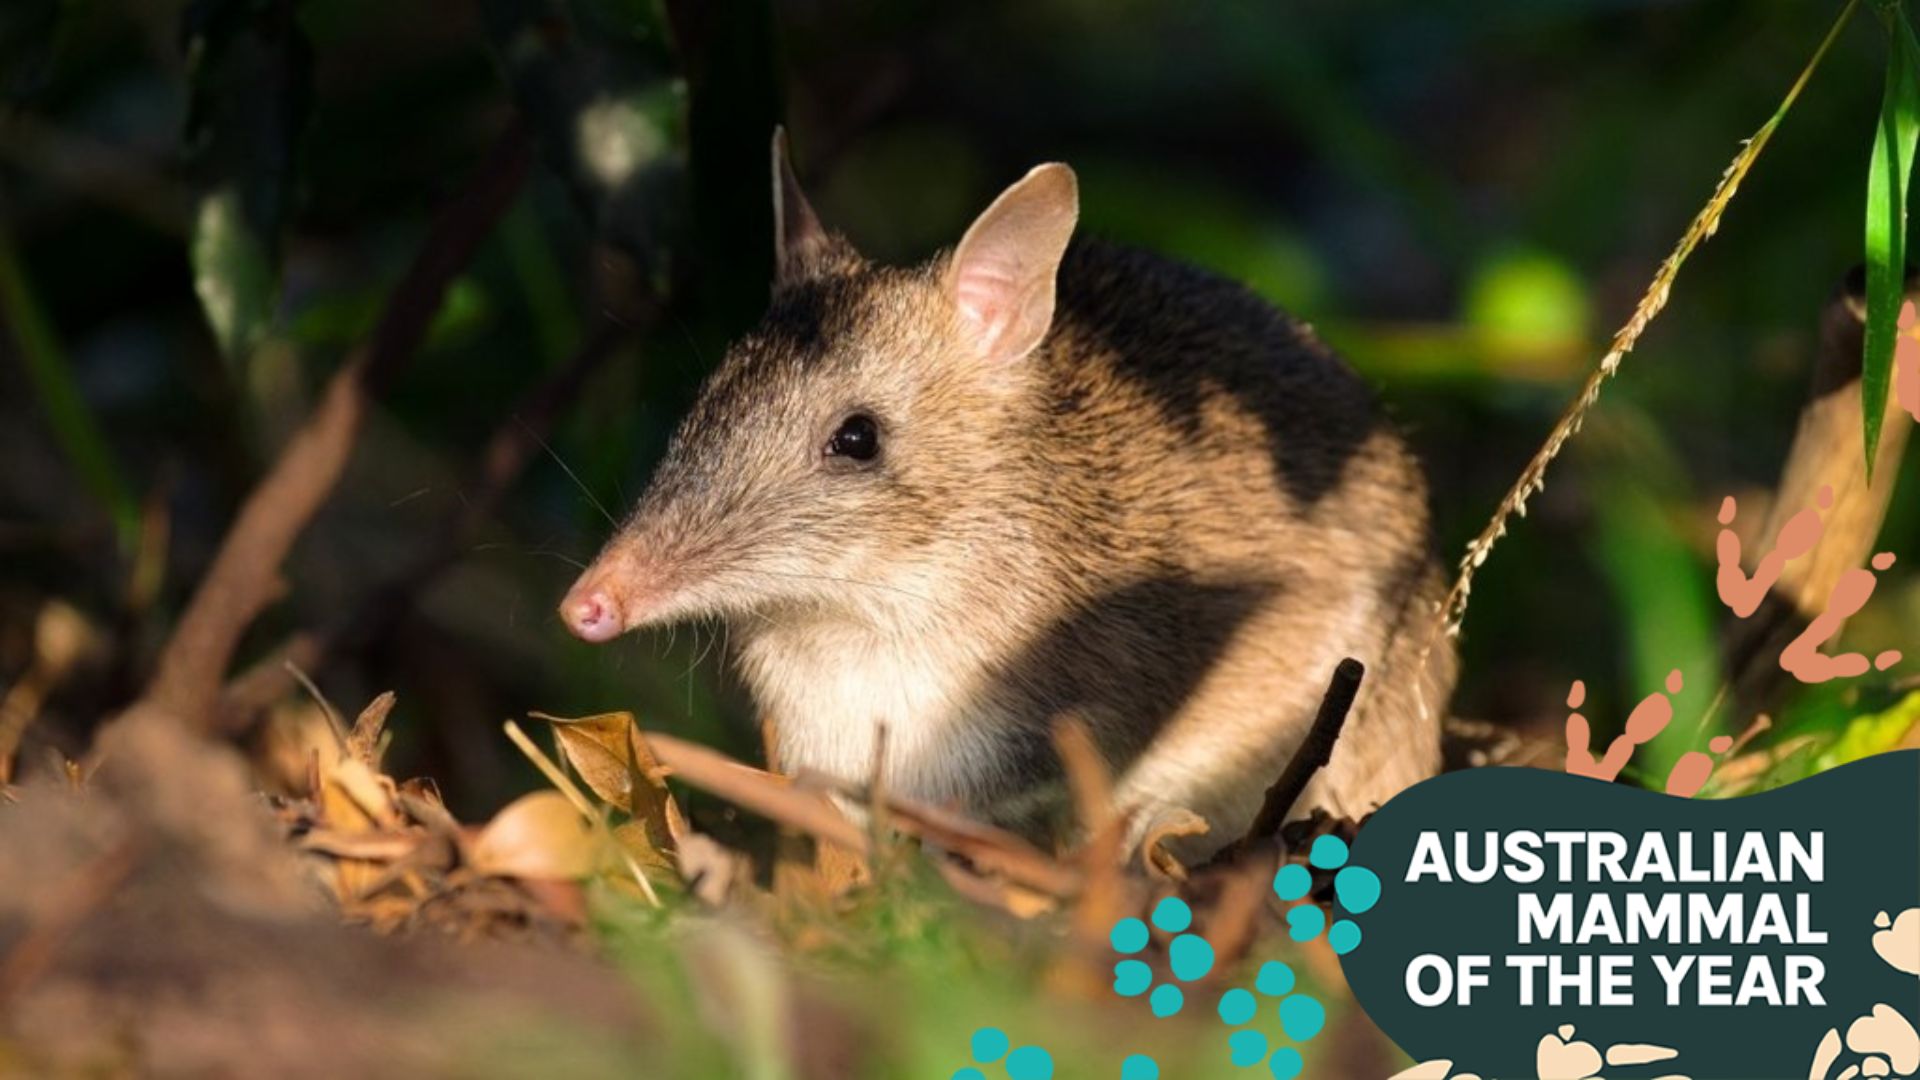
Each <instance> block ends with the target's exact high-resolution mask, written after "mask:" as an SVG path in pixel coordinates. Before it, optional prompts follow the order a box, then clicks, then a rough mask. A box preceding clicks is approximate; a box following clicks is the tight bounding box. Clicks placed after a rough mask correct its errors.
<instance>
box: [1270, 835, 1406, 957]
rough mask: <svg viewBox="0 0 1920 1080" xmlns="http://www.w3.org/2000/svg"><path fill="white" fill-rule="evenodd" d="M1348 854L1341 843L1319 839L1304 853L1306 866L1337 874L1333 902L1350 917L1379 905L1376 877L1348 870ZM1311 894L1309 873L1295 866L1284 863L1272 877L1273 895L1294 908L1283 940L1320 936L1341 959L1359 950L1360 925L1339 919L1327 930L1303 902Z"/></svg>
mask: <svg viewBox="0 0 1920 1080" xmlns="http://www.w3.org/2000/svg"><path fill="white" fill-rule="evenodd" d="M1348 854H1349V852H1348V848H1347V842H1346V841H1345V840H1342V839H1340V838H1339V837H1337V836H1331V835H1329V836H1322V837H1319V838H1318V839H1316V840H1314V842H1313V847H1312V849H1310V850H1309V851H1308V852H1307V862H1308V863H1309V864H1310V865H1312V866H1314V867H1317V868H1319V869H1321V870H1334V871H1337V873H1335V874H1334V876H1333V895H1334V899H1336V900H1338V901H1339V902H1340V906H1341V907H1342V908H1345V909H1346V910H1347V911H1348V912H1349V913H1350V914H1354V915H1361V914H1365V913H1366V912H1367V911H1368V910H1370V909H1371V908H1372V907H1373V905H1375V904H1377V903H1379V902H1380V876H1379V875H1378V874H1375V873H1374V872H1373V871H1371V870H1369V869H1367V868H1366V867H1364V866H1348V865H1347V855H1348ZM1312 891H1313V871H1311V870H1309V869H1307V867H1305V866H1301V865H1300V864H1299V863H1288V864H1287V865H1285V866H1283V867H1281V868H1280V870H1279V872H1278V873H1276V874H1274V875H1273V892H1274V895H1275V896H1278V897H1279V898H1280V899H1282V900H1285V901H1288V902H1289V903H1293V904H1294V906H1293V907H1291V908H1289V909H1287V936H1288V937H1290V938H1292V939H1293V940H1295V941H1300V942H1306V941H1312V940H1313V939H1315V938H1317V937H1319V936H1320V935H1321V934H1322V933H1324V934H1326V935H1327V944H1328V945H1330V946H1332V948H1333V951H1334V952H1335V953H1337V954H1339V955H1341V956H1345V955H1346V954H1348V953H1350V952H1352V951H1353V950H1355V949H1357V948H1359V947H1360V924H1359V923H1356V922H1354V921H1353V920H1352V919H1339V920H1336V921H1335V922H1334V923H1333V925H1332V926H1331V927H1329V926H1328V925H1327V914H1326V912H1324V911H1322V910H1320V906H1319V905H1318V904H1315V903H1313V902H1312V901H1311V900H1308V899H1307V894H1308V893H1309V892H1312ZM1296 901H1297V902H1296Z"/></svg>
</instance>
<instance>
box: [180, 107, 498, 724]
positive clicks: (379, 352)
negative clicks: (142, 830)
mask: <svg viewBox="0 0 1920 1080" xmlns="http://www.w3.org/2000/svg"><path fill="white" fill-rule="evenodd" d="M530 159H531V153H530V146H529V142H528V139H527V136H526V133H525V131H524V130H522V129H521V128H520V127H519V126H518V125H517V124H516V125H514V126H513V127H512V128H510V129H509V130H508V131H507V133H506V134H505V135H503V136H502V137H501V138H500V139H499V141H498V142H497V143H496V144H495V145H494V148H493V150H492V152H491V153H490V154H489V155H488V158H487V161H486V163H485V164H484V165H482V166H481V168H480V171H479V174H478V176H477V177H476V178H475V180H474V183H473V184H472V186H470V187H469V188H468V189H467V191H466V192H465V193H463V194H462V195H461V196H460V197H459V198H458V199H456V200H455V201H454V202H452V203H451V204H449V205H448V206H447V207H446V208H445V209H443V210H442V211H441V213H440V215H439V217H438V218H437V219H436V220H435V222H434V225H433V228H432V230H431V232H430V233H429V235H428V237H427V240H426V242H425V244H424V246H423V247H422V248H421V251H420V253H419V255H418V256H417V257H416V258H415V259H414V262H413V265H412V266H411V267H409V268H408V270H407V273H406V276H405V277H404V278H402V279H401V281H400V284H399V285H398V286H396V287H395V289H394V291H393V294H392V296H390V297H389V298H388V301H387V307H386V310H385V312H384V313H383V314H382V316H381V318H380V323H379V325H378V327H376V329H375V331H374V335H373V338H372V340H371V341H369V342H368V344H367V345H366V346H364V347H362V348H361V349H359V350H357V351H356V352H355V353H354V354H353V355H352V356H351V357H350V358H349V359H348V360H347V362H346V363H345V364H344V365H343V366H342V367H341V368H340V370H339V371H338V372H336V373H335V374H334V376H333V378H332V379H331V380H330V381H329V382H328V384H327V388H326V391H325V393H324V394H323V396H322V398H321V401H320V404H319V406H318V407H317V408H316V409H315V410H314V413H313V415H312V416H310V417H309V418H308V419H307V422H306V424H305V425H304V426H303V427H302V428H301V429H300V430H299V431H298V432H296V433H295V434H294V436H293V438H292V439H291V440H290V441H289V442H288V443H287V446H286V448H285V449H284V450H283V451H282V452H281V454H280V458H279V460H278V461H276V462H275V463H274V466H273V469H272V470H271V471H270V472H269V473H268V474H267V475H266V476H265V477H264V478H262V480H261V481H260V483H259V484H258V485H257V486H256V487H255V488H254V490H253V492H252V494H250V495H249V496H248V497H247V501H246V503H245V504H244V505H243V506H242V507H241V508H240V513H239V516H238V517H237V518H236V519H235V521H234V523H233V526H232V528H230V529H229V530H228V531H227V537H226V539H225V540H224V541H223V542H222V543H221V546H220V551H219V554H217V555H216V556H215V557H214V560H213V565H212V566H211V567H209V568H208V570H207V574H206V576H205V577H204V578H202V579H201V582H200V587H199V588H198V589H197V590H196V591H195V592H194V595H193V599H192V600H191V601H190V602H189V603H188V605H187V608H186V611H185V612H184V613H183V614H182V615H181V618H180V622H179V625H178V626H177V627H176V628H175V630H174V633H173V636H172V637H171V638H170V639H169V640H168V641H167V644H166V647H165V649H164V650H163V651H162V652H161V654H160V659H159V662H158V664H157V665H156V667H155V671H154V677H153V681H152V682H151V683H150V684H149V685H148V687H147V691H146V694H145V696H144V699H143V701H144V702H145V703H148V704H153V705H157V706H159V707H160V708H162V709H163V710H165V711H167V712H170V713H173V714H174V715H176V716H179V717H182V718H186V719H188V720H189V721H190V722H191V723H194V724H197V725H199V726H202V727H211V726H213V725H214V724H216V723H217V719H216V709H215V707H216V705H217V704H218V701H219V697H220V688H221V683H222V681H223V680H224V678H225V675H226V671H227V667H228V665H229V664H230V663H232V660H233V654H234V650H235V649H236V648H237V647H238V646H239V643H240V638H241V636H242V635H243V634H245V633H246V630H247V628H248V627H249V626H250V625H252V623H253V620H254V619H255V618H256V617H257V616H258V615H259V614H260V612H261V611H262V610H264V609H265V608H266V607H267V605H269V604H270V603H272V602H273V601H274V600H275V599H276V598H277V597H278V596H279V595H280V593H281V591H282V586H281V582H280V576H279V575H280V564H281V563H282V562H283V561H284V560H285V559H286V556H287V553H288V551H289V550H291V548H292V547H293V544H294V542H295V541H296V540H298V539H299V537H300V534H301V533H302V532H303V531H305V529H306V526H307V523H308V522H309V521H311V520H312V519H313V516H314V515H315V514H316V513H318V512H319V510H320V507H321V506H322V505H324V504H325V503H326V501H327V499H328V498H329V497H330V496H331V495H332V494H333V489H334V486H335V485H336V484H338V483H339V480H340V476H341V474H342V473H343V472H344V471H345V470H346V465H347V461H348V459H349V458H350V457H351V456H352V454H353V448H354V444H355V442H356V441H357V437H358V435H359V433H360V427H361V425H362V423H363V422H364V421H365V418H366V413H367V407H368V404H369V402H370V401H371V399H372V398H373V396H375V395H376V394H378V393H379V392H380V391H381V389H383V388H384V387H385V386H386V385H387V384H388V383H389V382H390V381H391V380H392V378H393V376H394V374H395V373H396V372H397V371H398V369H399V367H400V365H401V364H402V363H403V362H404V361H405V360H406V359H407V358H408V357H409V356H411V355H412V354H413V352H414V351H415V349H417V348H418V346H419V344H420V342H421V341H422V340H423V339H424V338H425V336H426V332H427V327H428V326H429V324H430V323H431V321H432V319H433V316H434V314H435V312H437V311H439V310H440V305H441V301H442V299H443V298H444V297H445V295H446V291H447V288H448V286H449V285H451V284H452V282H453V279H454V277H455V276H456V275H457V274H458V273H459V272H460V270H461V268H462V267H464V266H466V264H467V263H468V262H469V261H470V260H471V259H472V257H473V254H474V252H475V251H476V250H477V249H478V248H479V246H480V243H481V241H482V240H483V239H484V238H485V237H486V235H487V234H488V233H489V232H490V231H492V228H493V226H494V224H495V223H496V222H497V221H498V220H499V219H500V216H501V215H502V214H503V213H505V212H506V209H507V207H508V205H509V204H510V203H511V202H512V201H513V198H514V196H515V195H516V194H517V193H518V192H519V190H520V187H521V185H522V183H523V182H524V181H525V179H526V175H527V169H528V166H529V163H530Z"/></svg>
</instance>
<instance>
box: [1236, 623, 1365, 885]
mask: <svg viewBox="0 0 1920 1080" xmlns="http://www.w3.org/2000/svg"><path fill="white" fill-rule="evenodd" d="M1366 674H1367V666H1366V665H1365V664H1362V663H1361V662H1360V661H1358V660H1355V659H1354V658H1353V657H1351V656H1349V657H1347V658H1346V659H1344V660H1342V661H1340V663H1339V664H1338V665H1337V666H1336V667H1335V668H1334V669H1333V678H1331V679H1329V680H1328V681H1327V692H1326V694H1325V695H1324V696H1322V697H1321V699H1320V711H1319V712H1317V713H1315V714H1314V717H1313V726H1312V727H1310V728H1308V729H1307V737H1306V738H1305V739H1304V740H1302V741H1301V743H1300V748H1299V749H1298V750H1295V751H1294V752H1293V758H1292V759H1291V760H1289V761H1288V762H1287V767H1286V769H1285V770H1284V771H1282V772H1281V774H1280V777H1279V779H1277V780H1275V781H1274V782H1273V786H1272V787H1269V788H1268V789H1267V794H1266V798H1264V799H1263V800H1261V803H1260V812H1259V813H1258V814H1255V815H1254V817H1253V824H1252V825H1250V826H1249V827H1248V828H1247V832H1246V835H1244V836H1242V837H1241V838H1240V839H1239V840H1237V841H1235V842H1234V843H1233V845H1232V846H1231V847H1229V848H1228V849H1227V852H1226V853H1224V858H1225V859H1226V860H1228V861H1233V860H1235V859H1237V858H1238V857H1239V856H1241V855H1243V854H1245V853H1246V852H1247V851H1248V850H1250V849H1253V848H1257V847H1268V846H1271V845H1272V844H1273V843H1275V842H1276V841H1277V839H1278V837H1279V835H1280V826H1281V825H1283V824H1285V823H1286V820H1287V814H1288V812H1289V811H1291V810H1292V809H1293V804H1295V803H1297V802H1299V801H1300V794H1301V793H1302V792H1304V791H1305V790H1306V789H1307V784H1308V783H1309V782H1311V781H1312V780H1313V776H1314V774H1315V773H1317V772H1319V771H1320V770H1321V769H1324V768H1326V766H1327V762H1329V761H1331V760H1333V747H1334V744H1335V743H1336V742H1338V741H1339V740H1340V732H1341V730H1342V729H1344V728H1345V727H1346V725H1347V714H1348V713H1349V712H1351V711H1353V699H1354V696H1355V695H1357V694H1358V693H1359V692H1360V680H1361V679H1363V678H1365V677H1366Z"/></svg>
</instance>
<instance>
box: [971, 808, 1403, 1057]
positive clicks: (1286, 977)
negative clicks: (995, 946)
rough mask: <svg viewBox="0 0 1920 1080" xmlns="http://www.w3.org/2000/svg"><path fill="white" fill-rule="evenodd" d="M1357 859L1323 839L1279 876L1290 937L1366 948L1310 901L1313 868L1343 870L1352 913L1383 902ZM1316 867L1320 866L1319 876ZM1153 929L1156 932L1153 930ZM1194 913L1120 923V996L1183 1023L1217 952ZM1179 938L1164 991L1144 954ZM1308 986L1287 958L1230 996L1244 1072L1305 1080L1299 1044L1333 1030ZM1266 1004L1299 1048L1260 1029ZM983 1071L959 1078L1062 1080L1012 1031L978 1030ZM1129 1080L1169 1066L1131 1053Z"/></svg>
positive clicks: (1341, 895) (1181, 907)
mask: <svg viewBox="0 0 1920 1080" xmlns="http://www.w3.org/2000/svg"><path fill="white" fill-rule="evenodd" d="M1350 854H1351V852H1350V851H1349V849H1348V847H1347V843H1346V841H1344V840H1342V839H1340V838H1339V837H1337V836H1321V837H1319V838H1317V839H1316V840H1314V842H1313V847H1312V848H1311V849H1310V850H1309V851H1308V853H1307V863H1308V866H1301V865H1299V864H1297V863H1290V864H1288V865H1286V866H1283V867H1281V868H1280V869H1279V870H1278V871H1277V872H1276V873H1275V874H1274V876H1273V891H1274V895H1276V896H1278V897H1279V898H1280V899H1281V900H1283V901H1285V902H1287V903H1289V904H1291V905H1292V906H1291V907H1290V908H1288V910H1287V914H1286V920H1287V936H1288V937H1290V938H1292V939H1293V940H1294V941H1298V942H1308V941H1313V940H1314V939H1316V938H1318V937H1320V936H1321V935H1322V934H1324V935H1326V939H1327V943H1328V945H1329V946H1331V947H1332V949H1333V951H1334V952H1335V953H1337V954H1340V955H1342V956H1344V955H1346V954H1347V953H1350V952H1352V951H1353V950H1354V949H1356V948H1359V946H1360V926H1359V924H1358V923H1356V922H1354V921H1353V920H1352V919H1351V918H1344V917H1343V918H1339V919H1336V920H1334V921H1333V923H1332V924H1331V925H1329V924H1328V921H1327V915H1326V912H1325V911H1324V910H1322V909H1321V908H1320V906H1319V905H1318V904H1316V903H1315V902H1314V901H1313V900H1311V899H1310V898H1309V894H1310V893H1311V892H1312V891H1313V869H1318V870H1326V871H1333V875H1334V877H1333V892H1334V898H1335V899H1336V900H1337V901H1339V904H1340V907H1341V908H1342V909H1344V910H1345V912H1346V913H1347V914H1349V915H1361V914H1364V913H1366V912H1367V911H1369V910H1371V909H1372V908H1373V906H1374V905H1375V904H1377V903H1379V901H1380V878H1379V876H1378V875H1377V874H1375V873H1374V872H1373V871H1371V870H1368V869H1367V868H1365V867H1362V866H1349V865H1347V860H1348V857H1349V856H1350ZM1309 867H1312V868H1313V869H1309ZM1149 924H1151V925H1149ZM1192 926H1193V909H1192V908H1190V907H1188V906H1187V904H1186V902H1185V901H1183V900H1181V899H1180V898H1179V897H1175V896H1170V897H1167V898H1166V899H1164V900H1161V901H1160V902H1159V903H1158V904H1157V905H1155V906H1154V909H1153V912H1152V913H1151V914H1150V915H1149V916H1148V918H1147V920H1145V921H1143V920H1141V919H1136V918H1126V919H1121V920H1120V921H1118V922H1116V923H1114V924H1113V927H1112V929H1111V930H1109V931H1108V934H1107V940H1108V942H1109V943H1110V944H1111V945H1112V946H1113V950H1114V952H1116V953H1118V954H1120V956H1121V959H1120V960H1119V961H1117V962H1116V963H1115V964H1114V965H1113V990H1114V993H1116V994H1118V995H1120V996H1121V997H1128V998H1137V997H1142V996H1144V997H1145V998H1146V999H1147V1004H1148V1006H1149V1007H1150V1008H1151V1009H1152V1011H1153V1014H1154V1015H1155V1016H1160V1017H1166V1016H1173V1015H1175V1014H1177V1013H1179V1012H1180V1011H1181V1009H1182V1008H1184V1007H1185V1005H1186V991H1185V990H1184V989H1182V987H1181V985H1180V984H1181V983H1193V982H1197V981H1199V980H1200V979H1203V978H1205V977H1206V976H1207V974H1208V973H1209V972H1211V971H1212V970H1213V966H1214V962H1215V959H1216V958H1215V955H1214V951H1213V945H1212V944H1211V943H1210V942H1208V941H1207V939H1206V938H1204V937H1201V936H1200V935H1199V934H1196V933H1192V932H1190V931H1191V929H1192ZM1155 930H1159V931H1161V932H1162V933H1165V934H1170V935H1173V936H1172V938H1171V940H1169V941H1168V943H1167V967H1168V969H1169V970H1170V971H1171V972H1172V974H1173V979H1172V980H1169V981H1166V982H1161V983H1158V984H1156V983H1155V981H1154V971H1153V968H1152V966H1151V965H1149V964H1148V963H1147V962H1146V960H1144V959H1142V958H1141V956H1140V954H1142V953H1144V952H1146V950H1147V946H1149V945H1150V944H1152V942H1153V932H1154V931H1155ZM1297 982H1298V980H1297V979H1296V977H1295V976H1294V972H1293V969H1292V968H1291V967H1289V966H1287V965H1286V964H1285V963H1283V962H1281V961H1279V960H1270V961H1268V962H1267V963H1265V964H1263V965H1262V966H1261V968H1260V971H1259V973H1258V975H1257V976H1256V977H1255V979H1254V986H1253V989H1252V990H1248V989H1245V988H1242V987H1234V988H1232V989H1229V990H1227V991H1226V992H1225V993H1223V994H1221V995H1220V1000H1219V1003H1218V1005H1217V1007H1216V1008H1217V1011H1218V1013H1219V1015H1220V1019H1221V1021H1222V1022H1223V1023H1225V1024H1226V1025H1227V1027H1229V1028H1231V1029H1233V1030H1231V1031H1229V1032H1228V1034H1227V1056H1228V1059H1229V1060H1230V1061H1231V1062H1232V1063H1233V1064H1234V1065H1235V1066H1236V1067H1238V1068H1251V1067H1252V1066H1254V1065H1258V1064H1260V1063H1262V1062H1265V1063H1266V1066H1267V1071H1268V1072H1269V1073H1271V1074H1272V1075H1273V1077H1274V1080H1295V1078H1296V1077H1298V1076H1300V1074H1301V1072H1302V1071H1303V1070H1304V1069H1305V1068H1306V1060H1305V1058H1303V1057H1302V1056H1301V1053H1300V1050H1299V1044H1302V1043H1306V1042H1309V1041H1311V1040H1312V1039H1313V1038H1314V1037H1315V1036H1317V1035H1319V1034H1320V1032H1321V1030H1322V1029H1323V1028H1325V1027H1326V1024H1327V1010H1326V1006H1324V1005H1322V1004H1321V1003H1320V1001H1319V999H1318V998H1315V997H1314V996H1313V995H1312V994H1309V993H1306V992H1304V991H1296V989H1295V987H1296V984H1297ZM1261 998H1266V999H1268V1000H1269V1001H1270V1002H1274V1003H1275V1004H1274V1005H1273V1012H1274V1013H1275V1014H1277V1015H1278V1017H1279V1020H1280V1030H1281V1031H1282V1032H1283V1033H1284V1034H1285V1035H1286V1038H1287V1039H1288V1040H1289V1041H1290V1042H1291V1044H1292V1045H1278V1046H1276V1045H1274V1044H1273V1043H1272V1042H1270V1041H1269V1039H1268V1037H1267V1035H1266V1034H1265V1033H1264V1032H1262V1031H1260V1030H1259V1029H1258V1028H1256V1027H1254V1026H1252V1025H1253V1024H1254V1022H1255V1021H1256V1020H1257V1019H1258V1018H1259V1016H1260V1013H1261V1009H1262V1004H1261ZM970 1049H971V1050H972V1053H973V1060H974V1062H975V1064H974V1065H970V1066H965V1067H962V1068H960V1069H958V1070H957V1071H955V1072H954V1074H953V1078H952V1080H987V1077H986V1073H985V1072H983V1071H982V1070H981V1069H980V1068H979V1067H978V1066H984V1065H993V1064H996V1063H1001V1062H1004V1064H1003V1065H1002V1067H1003V1068H1004V1069H1005V1071H1006V1075H1007V1077H1008V1080H1052V1078H1053V1070H1054V1065H1053V1057H1052V1055H1050V1054H1048V1053H1047V1051H1046V1050H1045V1049H1043V1048H1042V1047H1039V1046H1020V1047H1015V1046H1013V1041H1012V1040H1011V1039H1010V1038H1008V1036H1007V1034H1006V1032H1004V1031H1001V1030H1000V1029H999V1028H991V1027H983V1028H980V1029H979V1030H977V1031H975V1032H974V1033H973V1040H972V1045H971V1047H970ZM1120 1080H1160V1064H1159V1062H1157V1061H1155V1060H1154V1059H1153V1058H1152V1057H1150V1056H1148V1055H1146V1054H1129V1055H1128V1056H1127V1057H1126V1059H1125V1060H1124V1061H1122V1062H1121V1064H1120Z"/></svg>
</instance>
